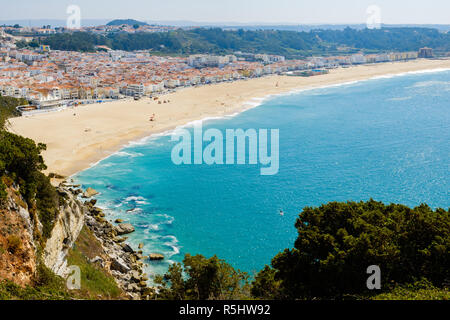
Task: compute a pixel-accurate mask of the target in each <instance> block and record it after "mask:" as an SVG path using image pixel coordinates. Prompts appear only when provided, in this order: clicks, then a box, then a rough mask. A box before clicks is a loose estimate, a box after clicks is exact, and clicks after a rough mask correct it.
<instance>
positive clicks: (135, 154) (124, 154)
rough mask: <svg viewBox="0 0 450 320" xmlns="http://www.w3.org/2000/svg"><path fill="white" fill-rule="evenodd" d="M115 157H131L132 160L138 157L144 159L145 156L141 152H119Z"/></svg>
mask: <svg viewBox="0 0 450 320" xmlns="http://www.w3.org/2000/svg"><path fill="white" fill-rule="evenodd" d="M114 155H115V156H119V157H130V158H136V157H143V156H144V154H142V153H139V152H127V151H119V152H116V153H115V154H114Z"/></svg>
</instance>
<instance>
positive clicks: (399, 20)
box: [0, 0, 450, 24]
mask: <svg viewBox="0 0 450 320" xmlns="http://www.w3.org/2000/svg"><path fill="white" fill-rule="evenodd" d="M72 4H75V5H78V6H79V7H80V9H81V18H82V19H118V18H132V19H137V20H143V21H168V20H171V21H173V20H184V21H196V22H216V23H220V22H239V23H268V24H270V23H289V24H315V23H329V24H339V23H346V24H347V23H365V22H366V21H367V19H368V16H369V15H368V14H367V8H368V7H369V6H371V5H377V6H378V7H379V8H380V10H381V11H380V17H381V22H382V23H387V24H450V1H449V0H14V1H11V0H0V8H1V11H0V20H2V21H4V20H18V19H25V20H26V19H61V20H65V19H66V18H67V17H68V16H69V15H68V14H67V13H66V10H67V7H68V6H69V5H72Z"/></svg>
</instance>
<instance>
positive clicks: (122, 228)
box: [115, 223, 134, 236]
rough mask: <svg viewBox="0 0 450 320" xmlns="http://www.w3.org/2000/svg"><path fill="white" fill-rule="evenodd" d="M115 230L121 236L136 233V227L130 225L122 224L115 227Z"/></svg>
mask: <svg viewBox="0 0 450 320" xmlns="http://www.w3.org/2000/svg"><path fill="white" fill-rule="evenodd" d="M115 230H116V232H117V234H118V235H119V236H121V235H123V234H129V233H132V232H134V227H133V226H132V225H131V224H130V223H120V224H119V225H118V226H116V227H115Z"/></svg>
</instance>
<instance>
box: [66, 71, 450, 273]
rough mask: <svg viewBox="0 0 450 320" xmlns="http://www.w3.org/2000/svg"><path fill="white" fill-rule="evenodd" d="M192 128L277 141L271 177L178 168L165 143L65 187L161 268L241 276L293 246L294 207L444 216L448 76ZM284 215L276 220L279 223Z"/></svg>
mask: <svg viewBox="0 0 450 320" xmlns="http://www.w3.org/2000/svg"><path fill="white" fill-rule="evenodd" d="M203 128H204V129H207V128H218V129H220V130H222V131H223V132H225V129H237V128H242V129H247V128H255V129H259V128H265V129H271V128H273V129H279V134H280V169H279V173H278V174H277V175H273V176H261V175H260V170H259V169H260V168H259V166H258V165H232V166H230V165H213V166H208V165H181V166H176V165H174V164H173V163H172V161H171V150H172V147H173V146H174V145H175V142H171V141H170V138H171V137H170V135H159V136H153V137H149V138H147V139H144V140H141V141H138V142H135V143H131V144H129V145H128V146H127V147H125V148H124V149H123V150H121V151H120V152H118V153H116V154H114V155H113V156H111V157H109V158H107V159H105V160H103V161H101V162H99V163H98V164H96V165H95V166H93V167H91V168H90V169H88V170H85V171H83V172H81V173H79V174H77V175H76V176H75V177H74V179H75V180H76V181H77V182H79V183H81V184H82V185H83V186H84V187H88V186H89V187H93V188H94V189H96V190H98V191H100V192H101V195H100V196H98V200H99V202H98V203H99V206H101V207H102V208H104V209H106V212H107V217H108V218H109V219H110V220H112V221H113V220H115V219H117V218H121V219H123V220H125V221H126V222H130V223H132V224H133V225H134V226H135V227H136V232H135V233H134V234H131V235H130V238H129V243H130V244H131V245H132V246H134V247H135V248H137V246H138V244H139V243H140V242H143V243H144V244H145V247H144V253H145V254H149V253H153V252H158V253H163V254H164V255H165V256H166V257H167V258H168V259H167V260H166V261H164V262H159V263H150V264H149V267H148V269H149V270H148V271H149V272H151V273H155V272H156V273H158V272H159V273H161V272H164V271H165V270H166V268H167V266H168V264H169V263H170V262H173V261H181V260H182V259H183V256H184V254H186V253H191V254H197V253H200V254H203V255H205V256H208V257H209V256H212V255H214V254H217V255H218V256H219V257H220V258H223V259H226V260H227V261H228V262H230V263H231V264H232V265H233V266H235V267H237V268H240V269H241V270H244V271H248V272H250V273H252V272H254V271H257V270H260V269H261V268H262V267H263V266H264V265H265V264H269V263H270V260H271V258H272V257H273V256H274V255H275V254H276V253H278V252H279V251H281V250H283V249H284V248H287V247H292V246H293V242H294V240H295V238H296V230H295V228H294V223H295V219H296V217H297V216H298V214H299V213H300V212H301V210H302V208H303V207H305V206H318V205H320V204H322V203H326V202H329V201H346V200H355V201H360V200H368V199H370V198H374V199H375V200H379V201H383V202H386V203H391V202H395V203H403V204H406V205H409V206H417V205H419V204H421V203H423V202H426V203H428V204H429V205H430V206H432V207H434V208H435V207H444V208H448V207H450V197H449V195H450V193H449V190H450V174H449V169H450V160H449V159H450V157H449V156H450V145H449V141H450V71H441V72H433V73H417V74H406V75H402V76H393V77H383V78H378V79H371V80H367V81H361V82H356V83H350V84H345V85H341V86H332V87H327V88H320V89H314V90H309V91H303V92H297V93H291V94H286V95H283V96H276V97H270V98H267V99H266V100H264V102H263V103H262V104H261V105H260V106H258V107H256V108H253V109H250V110H247V111H245V112H243V113H240V114H238V115H235V116H233V117H227V118H223V119H212V120H208V121H204V122H203ZM280 210H283V212H284V216H281V215H280V214H279V212H280Z"/></svg>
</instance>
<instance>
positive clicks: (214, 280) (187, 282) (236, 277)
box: [155, 254, 249, 300]
mask: <svg viewBox="0 0 450 320" xmlns="http://www.w3.org/2000/svg"><path fill="white" fill-rule="evenodd" d="M184 275H187V277H184ZM155 283H157V284H158V285H159V287H158V291H159V294H158V295H157V298H158V299H162V300H206V299H212V300H235V299H244V298H246V297H248V295H249V285H248V275H247V274H246V273H245V272H241V271H239V270H237V271H236V270H235V269H234V268H233V267H232V266H231V265H229V264H228V263H226V262H225V261H224V260H220V259H218V258H217V257H216V256H214V257H212V258H209V259H206V258H205V257H204V256H202V255H196V256H191V255H189V254H187V255H186V256H185V258H184V260H183V265H181V264H180V263H177V264H173V265H171V266H170V267H169V271H168V272H167V273H166V274H165V275H164V276H158V277H156V279H155Z"/></svg>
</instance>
